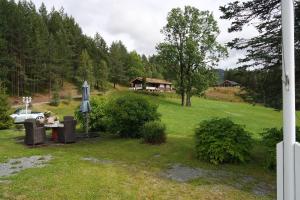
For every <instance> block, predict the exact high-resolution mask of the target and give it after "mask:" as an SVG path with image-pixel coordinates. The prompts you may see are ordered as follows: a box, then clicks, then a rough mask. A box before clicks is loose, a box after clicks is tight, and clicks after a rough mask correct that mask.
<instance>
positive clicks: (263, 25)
mask: <svg viewBox="0 0 300 200" xmlns="http://www.w3.org/2000/svg"><path fill="white" fill-rule="evenodd" d="M294 2H295V50H296V51H295V54H296V76H299V75H300V64H299V62H298V60H299V59H300V48H299V47H300V46H299V44H300V43H299V41H300V20H299V19H300V2H299V1H298V0H297V1H294ZM220 10H221V11H222V12H223V16H222V17H221V18H222V19H228V20H231V27H230V28H229V30H228V31H229V32H236V31H242V30H243V29H244V27H245V26H248V25H249V24H252V25H253V26H254V27H255V28H256V30H257V31H258V33H259V35H258V36H255V37H252V38H250V39H245V38H236V39H234V40H233V41H232V42H229V43H228V45H229V46H230V47H231V48H234V49H238V50H244V51H245V52H246V55H245V57H244V58H242V59H240V60H239V64H240V65H241V66H242V67H243V68H246V69H248V68H256V69H257V68H258V67H259V68H260V69H259V70H256V72H257V74H264V75H265V76H268V79H269V80H268V82H273V83H274V85H273V86H272V87H271V88H265V89H264V90H258V89H257V88H254V87H253V84H247V83H246V84H245V85H244V86H246V87H247V89H248V90H251V91H255V92H256V93H258V94H259V95H258V96H261V98H260V99H257V100H259V101H260V102H261V101H264V103H265V105H269V106H272V107H276V108H281V102H282V96H281V95H278V94H281V88H282V85H281V75H280V74H281V66H282V50H281V49H282V44H281V41H282V33H281V1H280V0H263V1H261V0H253V1H245V2H241V1H234V2H232V3H229V4H227V5H225V6H221V7H220ZM256 84H260V82H256ZM260 88H263V87H260ZM266 89H267V90H268V91H267V90H266ZM296 89H297V91H296V95H297V106H298V107H299V100H300V93H299V89H300V79H296ZM264 93H271V94H270V97H271V96H273V98H266V99H265V100H264V99H263V98H265V95H264Z"/></svg>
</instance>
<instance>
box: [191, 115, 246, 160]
mask: <svg viewBox="0 0 300 200" xmlns="http://www.w3.org/2000/svg"><path fill="white" fill-rule="evenodd" d="M195 136H196V153H197V157H198V159H202V160H206V161H209V162H211V163H213V164H216V165H217V164H220V163H231V162H245V161H247V160H248V159H249V157H250V150H251V147H252V139H251V137H250V134H249V133H248V132H247V131H245V129H244V128H243V126H241V125H238V124H235V123H233V122H232V121H231V120H230V119H228V118H214V119H211V120H205V121H202V122H201V123H200V125H199V127H198V128H197V129H196V131H195Z"/></svg>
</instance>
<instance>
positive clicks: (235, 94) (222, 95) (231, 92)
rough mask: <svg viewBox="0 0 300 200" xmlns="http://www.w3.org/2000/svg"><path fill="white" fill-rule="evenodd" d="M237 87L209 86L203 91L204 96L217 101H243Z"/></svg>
mask: <svg viewBox="0 0 300 200" xmlns="http://www.w3.org/2000/svg"><path fill="white" fill-rule="evenodd" d="M241 92H242V91H241V89H240V88H239V87H211V88H209V89H208V90H206V91H205V93H204V95H205V98H207V99H211V100H219V101H229V102H243V101H244V100H243V99H242V98H241V97H240V93H241Z"/></svg>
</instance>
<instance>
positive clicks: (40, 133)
mask: <svg viewBox="0 0 300 200" xmlns="http://www.w3.org/2000/svg"><path fill="white" fill-rule="evenodd" d="M24 126H25V139H24V142H25V144H27V145H35V144H43V143H45V141H46V131H45V129H44V127H38V126H37V124H36V121H35V119H27V120H25V122H24Z"/></svg>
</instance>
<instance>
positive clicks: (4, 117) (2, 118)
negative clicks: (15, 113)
mask: <svg viewBox="0 0 300 200" xmlns="http://www.w3.org/2000/svg"><path fill="white" fill-rule="evenodd" d="M9 109H10V105H9V103H8V98H7V96H6V94H5V93H4V91H2V89H1V90H0V129H8V128H9V127H11V125H12V124H13V120H12V118H11V117H10V116H9Z"/></svg>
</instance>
